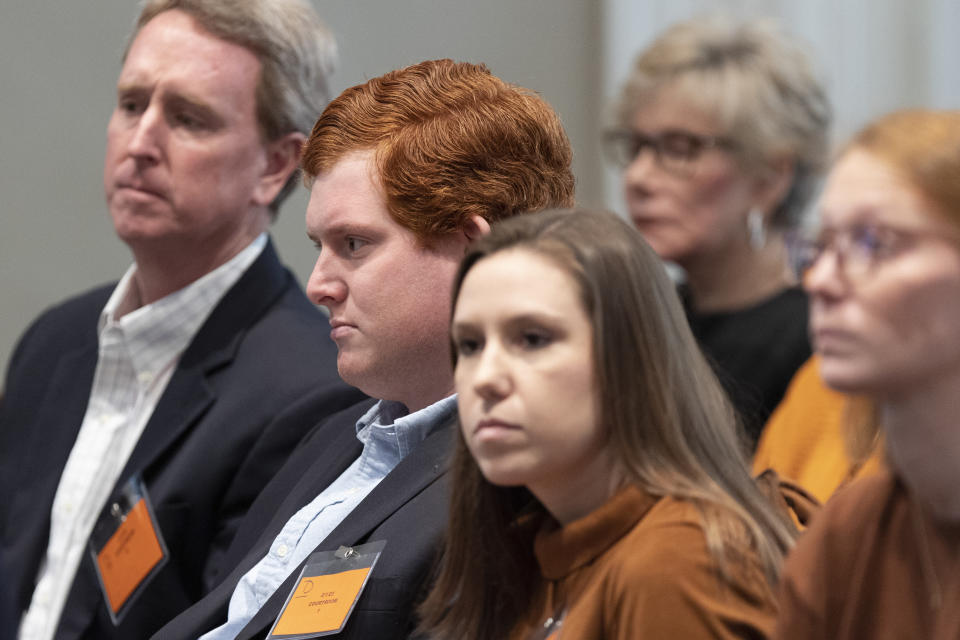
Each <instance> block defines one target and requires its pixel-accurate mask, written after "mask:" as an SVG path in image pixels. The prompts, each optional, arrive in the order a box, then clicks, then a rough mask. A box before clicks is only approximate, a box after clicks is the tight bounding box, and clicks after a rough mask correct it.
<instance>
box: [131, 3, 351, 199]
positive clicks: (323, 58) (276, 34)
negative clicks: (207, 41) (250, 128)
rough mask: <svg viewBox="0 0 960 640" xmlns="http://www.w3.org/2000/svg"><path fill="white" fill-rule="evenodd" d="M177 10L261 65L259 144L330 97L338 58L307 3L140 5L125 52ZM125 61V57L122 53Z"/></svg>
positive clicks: (303, 127)
mask: <svg viewBox="0 0 960 640" xmlns="http://www.w3.org/2000/svg"><path fill="white" fill-rule="evenodd" d="M171 9H178V10H180V11H183V12H184V13H186V14H188V15H190V17H192V18H193V19H194V20H196V22H197V24H198V25H200V27H202V28H203V29H204V30H205V31H208V32H209V33H210V34H211V35H213V36H216V37H217V38H220V39H222V40H225V41H227V42H232V43H234V44H238V45H240V46H242V47H245V48H246V49H249V50H250V51H251V52H253V53H254V54H255V55H256V56H257V59H258V60H259V61H260V65H261V72H260V79H259V81H258V84H257V88H256V109H257V122H258V124H259V126H260V133H261V135H262V136H263V139H264V140H267V141H272V140H277V139H279V138H281V137H283V136H284V135H286V134H288V133H292V132H295V131H299V132H301V133H303V134H304V135H305V136H308V135H310V131H311V129H312V128H313V123H314V122H315V121H316V119H317V118H318V117H319V116H320V113H321V112H322V111H323V109H324V107H326V105H327V103H328V102H329V101H330V99H331V98H332V96H331V95H330V85H329V78H330V75H331V74H332V73H333V67H334V65H335V63H336V58H337V47H336V42H335V40H334V38H333V34H332V33H331V32H330V30H329V29H328V28H327V27H326V26H325V25H324V24H323V22H322V21H321V20H320V18H319V16H317V14H316V12H315V11H314V10H313V7H312V6H311V5H310V3H309V2H307V1H306V0H145V2H144V4H143V9H142V10H141V12H140V16H139V17H138V18H137V22H136V27H135V29H134V31H133V33H132V34H131V35H130V40H129V41H128V43H127V50H128V51H129V48H130V45H131V44H132V43H133V40H134V38H136V37H137V34H138V33H139V32H140V29H142V28H143V26H144V25H145V24H147V23H148V22H149V21H150V20H152V19H153V18H155V17H156V16H157V15H158V14H160V13H162V12H164V11H169V10H171ZM124 57H126V53H124ZM298 174H299V172H295V173H294V175H292V176H290V179H289V180H288V181H287V184H286V185H284V187H283V189H282V190H281V191H280V193H279V195H277V197H276V199H275V200H274V201H273V202H272V203H271V204H270V209H271V210H272V211H273V212H276V211H277V209H278V208H279V206H280V203H281V202H283V200H284V199H285V198H286V197H287V196H288V195H290V193H291V192H292V191H293V189H294V188H295V187H296V184H297V182H298V180H299V175H298Z"/></svg>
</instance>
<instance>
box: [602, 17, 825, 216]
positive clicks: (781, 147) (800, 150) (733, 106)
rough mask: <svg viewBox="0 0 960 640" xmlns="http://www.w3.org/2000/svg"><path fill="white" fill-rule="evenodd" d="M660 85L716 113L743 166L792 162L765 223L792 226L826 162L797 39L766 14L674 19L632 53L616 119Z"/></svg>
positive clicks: (623, 121)
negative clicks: (789, 179)
mask: <svg viewBox="0 0 960 640" xmlns="http://www.w3.org/2000/svg"><path fill="white" fill-rule="evenodd" d="M664 87H670V89H671V90H675V91H677V92H679V95H680V96H681V97H682V99H684V100H688V101H689V102H690V103H691V104H692V105H693V106H694V107H696V108H697V109H699V110H701V111H702V112H703V113H704V114H706V115H708V116H711V117H713V118H715V119H716V120H717V122H718V124H719V125H720V126H721V127H723V129H724V133H723V135H724V136H725V137H727V138H729V139H731V140H732V141H734V143H735V144H736V148H737V149H738V150H739V152H740V154H741V157H742V158H743V159H744V161H745V164H746V167H747V168H748V169H750V168H752V169H753V170H762V168H763V167H764V166H765V165H766V164H768V163H769V162H771V161H773V160H778V159H782V158H786V159H787V160H792V161H793V162H794V179H793V184H792V186H791V188H790V190H789V192H788V194H787V195H786V197H785V198H784V199H783V200H782V201H781V202H780V204H779V205H778V207H777V208H776V209H775V210H774V211H773V216H772V218H771V222H772V224H774V225H777V226H779V227H784V228H786V227H791V226H794V225H796V224H797V223H798V222H799V221H800V218H801V216H802V215H803V211H804V209H805V207H806V206H807V203H808V202H809V200H810V198H811V197H812V196H813V193H814V191H815V189H816V186H817V181H818V179H819V176H820V174H821V173H822V171H823V168H824V166H825V164H826V162H827V155H828V133H829V127H830V120H831V111H830V105H829V103H828V101H827V97H826V92H825V91H824V89H823V87H822V85H821V83H820V81H819V80H818V79H817V78H816V76H815V75H814V72H813V68H812V66H811V64H810V61H809V59H808V57H807V55H806V53H805V52H804V51H803V49H802V48H801V47H800V46H799V44H798V43H797V42H796V41H794V40H793V39H792V38H790V37H789V36H788V35H787V34H786V33H785V32H783V31H782V30H781V29H780V28H779V27H778V26H777V24H776V23H775V22H773V21H770V20H756V21H752V22H746V23H742V24H734V23H731V22H728V21H726V20H723V19H720V18H700V19H695V20H690V21H687V22H681V23H678V24H676V25H674V26H672V27H671V28H670V29H668V30H667V31H666V32H664V33H663V34H662V35H661V36H660V37H658V38H657V39H656V40H655V41H654V42H653V44H651V45H650V46H649V47H647V48H646V49H645V50H644V51H643V52H641V53H640V55H639V56H638V57H637V59H636V61H635V63H634V66H633V69H632V71H631V74H630V76H629V78H628V79H627V81H626V83H625V85H624V87H623V89H622V92H621V95H620V99H619V102H618V103H617V105H616V108H615V111H616V113H615V118H616V119H617V121H618V124H619V125H620V126H622V127H625V128H629V127H630V124H631V121H632V120H633V116H634V113H635V112H636V111H637V109H638V108H639V107H641V106H642V105H643V104H644V103H645V102H646V101H649V100H651V99H653V97H654V96H655V95H656V94H657V92H658V91H660V89H662V88H664Z"/></svg>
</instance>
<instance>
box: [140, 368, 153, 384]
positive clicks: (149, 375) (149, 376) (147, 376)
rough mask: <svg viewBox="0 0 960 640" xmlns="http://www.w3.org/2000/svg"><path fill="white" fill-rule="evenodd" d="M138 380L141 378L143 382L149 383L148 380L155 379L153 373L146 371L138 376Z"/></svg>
mask: <svg viewBox="0 0 960 640" xmlns="http://www.w3.org/2000/svg"><path fill="white" fill-rule="evenodd" d="M137 380H139V381H140V382H141V383H142V384H147V383H148V382H150V381H151V380H153V374H152V373H149V372H146V371H144V372H143V373H141V374H140V375H138V376H137Z"/></svg>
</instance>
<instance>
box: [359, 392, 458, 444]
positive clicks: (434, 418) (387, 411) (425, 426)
mask: <svg viewBox="0 0 960 640" xmlns="http://www.w3.org/2000/svg"><path fill="white" fill-rule="evenodd" d="M456 409H457V396H456V394H453V395H450V396H447V397H446V398H443V399H442V400H439V401H437V402H434V403H433V404H431V405H429V406H426V407H424V408H423V409H420V410H419V411H415V412H413V413H407V408H406V407H405V406H404V405H403V404H401V403H399V402H394V401H392V400H378V401H377V403H376V404H375V405H373V406H372V407H370V410H369V411H367V412H366V413H365V414H363V416H362V417H361V418H360V419H359V420H357V439H358V440H360V442H362V443H363V444H364V445H367V444H369V443H370V442H371V441H373V440H383V439H387V440H390V441H392V442H396V445H397V447H398V448H399V451H400V456H401V458H402V457H404V456H406V455H407V454H408V453H410V451H411V450H413V448H414V447H416V445H417V444H419V443H420V442H422V441H424V440H426V438H427V436H429V435H430V434H431V433H433V432H434V431H435V430H437V429H438V428H440V427H442V426H444V425H446V424H447V422H448V421H449V420H450V419H451V418H452V417H453V414H454V413H455V412H456Z"/></svg>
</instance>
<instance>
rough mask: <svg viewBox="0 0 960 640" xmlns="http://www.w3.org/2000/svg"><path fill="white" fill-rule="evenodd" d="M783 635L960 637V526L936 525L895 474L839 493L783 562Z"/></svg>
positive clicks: (792, 639)
mask: <svg viewBox="0 0 960 640" xmlns="http://www.w3.org/2000/svg"><path fill="white" fill-rule="evenodd" d="M780 607H781V615H780V618H779V620H778V621H777V631H776V637H777V638H780V639H782V640H799V639H807V638H809V639H813V638H816V639H817V640H821V639H822V638H831V639H834V640H853V639H854V638H858V639H859V638H870V640H885V639H888V638H889V639H893V638H897V639H900V638H911V639H912V638H918V639H919V638H923V639H924V640H946V639H948V638H949V639H950V640H956V639H957V638H960V526H945V525H943V524H939V523H937V522H936V521H935V520H933V519H932V518H931V517H930V516H929V515H927V514H926V513H925V512H924V511H923V510H921V509H920V508H919V506H918V504H917V503H916V502H915V501H914V500H912V499H911V498H910V496H909V494H908V492H907V490H906V488H905V487H904V486H903V484H902V483H901V482H900V481H899V480H898V479H897V478H896V477H895V476H894V475H893V474H892V473H891V472H890V471H888V470H883V471H881V472H880V473H879V474H878V475H875V476H871V477H867V478H862V479H860V480H857V481H856V482H854V483H853V484H851V485H850V486H849V487H847V488H845V489H842V490H841V491H840V492H838V493H837V494H836V495H835V496H834V497H833V498H832V499H831V500H830V502H828V503H827V505H826V506H825V507H824V508H823V510H822V511H821V512H820V513H819V514H818V515H817V516H816V517H815V518H814V521H813V524H812V526H811V527H810V528H809V529H808V530H807V532H806V533H805V534H804V536H803V537H802V538H801V540H800V542H799V543H798V545H797V547H796V549H794V551H793V553H792V554H791V555H790V557H788V558H787V562H786V565H785V568H784V573H783V576H782V578H781V585H780Z"/></svg>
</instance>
